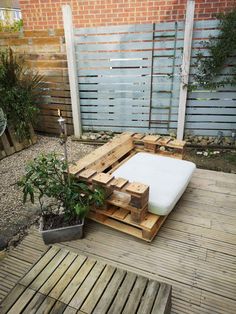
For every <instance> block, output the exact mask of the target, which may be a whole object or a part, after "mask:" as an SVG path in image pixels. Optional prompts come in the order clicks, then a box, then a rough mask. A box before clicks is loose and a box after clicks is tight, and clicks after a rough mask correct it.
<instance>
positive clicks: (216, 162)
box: [184, 148, 236, 173]
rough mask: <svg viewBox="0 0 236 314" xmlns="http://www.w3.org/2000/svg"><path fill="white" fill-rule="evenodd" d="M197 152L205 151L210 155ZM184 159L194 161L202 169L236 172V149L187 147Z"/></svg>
mask: <svg viewBox="0 0 236 314" xmlns="http://www.w3.org/2000/svg"><path fill="white" fill-rule="evenodd" d="M197 152H198V153H199V152H202V153H204V152H205V153H207V154H208V156H204V155H203V154H202V155H198V154H197ZM214 152H219V153H217V154H214ZM184 159H185V160H189V161H192V162H194V163H195V164H196V165H197V167H198V168H201V169H208V170H215V171H223V172H229V173H236V149H233V150H231V149H209V148H205V149H203V148H201V149H200V148H198V149H196V148H187V149H186V152H185V155H184Z"/></svg>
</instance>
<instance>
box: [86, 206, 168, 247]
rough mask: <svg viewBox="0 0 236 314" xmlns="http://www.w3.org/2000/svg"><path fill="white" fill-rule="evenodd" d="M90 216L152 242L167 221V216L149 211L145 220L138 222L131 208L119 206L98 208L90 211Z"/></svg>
mask: <svg viewBox="0 0 236 314" xmlns="http://www.w3.org/2000/svg"><path fill="white" fill-rule="evenodd" d="M88 218H90V219H91V220H93V221H96V222H99V223H101V224H103V225H105V226H108V227H111V228H114V229H116V230H119V231H121V232H124V233H127V234H129V235H132V236H134V237H136V238H139V239H142V240H145V241H147V242H151V241H152V240H153V239H154V237H155V236H156V234H157V233H158V231H159V230H160V228H161V226H162V225H163V223H164V222H165V220H166V218H167V216H158V215H154V214H150V213H148V214H147V215H146V217H145V220H143V221H142V222H140V223H137V222H135V221H133V220H132V219H131V215H130V211H129V210H126V209H123V208H119V207H110V208H107V209H100V210H99V209H97V208H96V210H92V211H90V212H89V214H88Z"/></svg>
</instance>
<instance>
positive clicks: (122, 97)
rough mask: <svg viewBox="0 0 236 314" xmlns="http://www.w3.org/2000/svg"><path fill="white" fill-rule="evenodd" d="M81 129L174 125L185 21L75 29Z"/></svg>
mask: <svg viewBox="0 0 236 314" xmlns="http://www.w3.org/2000/svg"><path fill="white" fill-rule="evenodd" d="M75 43H76V46H75V49H76V55H77V65H78V76H79V89H80V104H81V111H82V124H83V127H84V129H94V130H100V129H101V130H102V129H103V130H104V129H109V130H114V131H123V130H140V131H149V130H151V131H153V132H159V133H167V132H168V129H169V127H171V128H174V127H176V121H177V106H178V90H179V79H178V75H179V67H180V64H181V48H182V46H183V23H182V22H178V23H162V24H143V25H123V26H112V27H99V28H86V29H76V30H75Z"/></svg>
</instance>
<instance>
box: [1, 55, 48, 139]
mask: <svg viewBox="0 0 236 314" xmlns="http://www.w3.org/2000/svg"><path fill="white" fill-rule="evenodd" d="M41 88H42V76H41V75H39V74H38V73H34V72H33V71H32V70H31V69H29V67H27V66H26V64H25V61H24V59H23V58H22V57H19V56H17V55H14V54H13V51H12V49H8V50H6V51H2V52H0V108H2V110H3V111H4V113H5V114H6V116H7V120H8V124H10V125H11V126H13V127H14V129H15V132H16V135H17V137H18V139H19V140H22V139H25V138H29V136H30V133H29V124H30V123H33V122H35V121H36V115H37V113H38V108H37V107H36V102H37V100H38V98H39V96H40V93H41V90H42V89H41Z"/></svg>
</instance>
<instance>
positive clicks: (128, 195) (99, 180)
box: [70, 132, 185, 242]
mask: <svg viewBox="0 0 236 314" xmlns="http://www.w3.org/2000/svg"><path fill="white" fill-rule="evenodd" d="M184 147H185V142H184V141H178V140H175V139H172V138H170V137H162V136H158V135H146V136H145V135H143V134H139V133H127V132H126V133H122V134H120V135H118V136H116V137H115V138H114V139H113V140H111V141H110V142H108V143H106V144H105V145H103V146H101V147H99V148H98V149H96V150H95V151H93V152H92V153H91V154H89V155H87V156H85V157H84V158H83V159H81V160H79V161H78V162H77V163H76V164H75V165H73V166H71V167H70V173H71V174H72V175H75V176H76V177H77V178H78V179H79V180H81V181H83V182H85V183H86V184H88V185H90V186H93V187H95V186H102V187H103V188H104V190H105V193H106V204H105V206H104V207H103V208H92V210H91V211H90V213H89V215H88V217H89V218H90V219H92V220H94V221H96V222H99V223H101V224H103V225H106V226H109V227H111V228H114V229H117V230H119V231H122V232H125V233H127V234H130V235H133V236H135V237H137V238H140V239H143V240H145V241H148V242H151V241H152V240H153V238H154V237H155V236H156V234H157V232H158V231H159V229H160V228H161V226H162V224H163V223H164V221H165V220H166V218H167V216H158V215H155V214H151V213H149V212H148V200H149V186H148V185H145V184H143V183H141V182H129V181H128V180H127V179H124V178H115V177H114V176H113V174H112V173H113V172H114V171H115V170H116V169H117V168H118V167H120V166H121V165H122V164H123V163H125V162H126V161H127V160H128V159H129V158H131V157H132V156H134V155H135V154H136V153H137V152H140V151H145V152H150V153H153V154H161V155H164V156H169V157H173V158H178V159H182V156H183V151H184Z"/></svg>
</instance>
